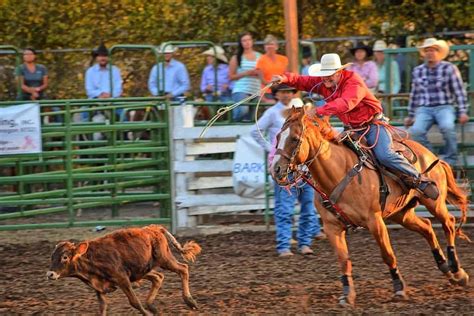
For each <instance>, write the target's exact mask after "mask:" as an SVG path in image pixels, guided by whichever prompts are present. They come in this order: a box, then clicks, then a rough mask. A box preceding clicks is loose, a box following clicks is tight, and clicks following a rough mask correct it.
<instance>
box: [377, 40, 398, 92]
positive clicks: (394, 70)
mask: <svg viewBox="0 0 474 316" xmlns="http://www.w3.org/2000/svg"><path fill="white" fill-rule="evenodd" d="M385 49H387V43H385V41H383V40H378V41H375V43H374V47H373V51H374V58H375V63H376V64H377V70H378V78H379V84H378V87H377V92H378V93H391V94H396V93H398V92H399V91H400V72H399V69H398V64H397V62H396V61H395V60H392V61H391V63H390V89H388V88H387V87H386V83H385V77H386V69H385V54H384V52H383V51H384V50H385Z"/></svg>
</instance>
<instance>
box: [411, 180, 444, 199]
mask: <svg viewBox="0 0 474 316" xmlns="http://www.w3.org/2000/svg"><path fill="white" fill-rule="evenodd" d="M416 189H417V190H418V191H419V192H421V193H422V194H423V195H424V196H426V197H427V198H429V199H432V200H436V199H438V197H439V190H438V187H437V186H436V184H435V183H434V182H433V181H430V180H425V179H420V183H419V184H418V187H417V188H416Z"/></svg>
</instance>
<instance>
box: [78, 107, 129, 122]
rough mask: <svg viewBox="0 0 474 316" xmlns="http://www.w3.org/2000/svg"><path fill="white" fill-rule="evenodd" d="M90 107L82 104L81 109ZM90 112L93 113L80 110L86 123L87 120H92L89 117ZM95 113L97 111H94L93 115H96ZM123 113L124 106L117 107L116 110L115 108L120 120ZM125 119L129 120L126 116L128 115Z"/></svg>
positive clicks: (82, 120) (81, 116)
mask: <svg viewBox="0 0 474 316" xmlns="http://www.w3.org/2000/svg"><path fill="white" fill-rule="evenodd" d="M88 108H89V106H87V105H85V106H81V109H83V110H86V109H88ZM90 113H91V112H90V111H84V112H80V118H81V122H84V123H85V122H89V121H90V119H89V117H90ZM95 113H96V112H95V111H94V112H93V115H92V116H94V114H95ZM122 113H123V108H120V109H116V110H115V114H116V115H117V116H118V119H119V120H120V118H121V117H122ZM124 121H127V118H126V117H125V118H124Z"/></svg>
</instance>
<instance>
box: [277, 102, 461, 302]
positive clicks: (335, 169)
mask: <svg viewBox="0 0 474 316" xmlns="http://www.w3.org/2000/svg"><path fill="white" fill-rule="evenodd" d="M406 142H407V144H409V146H410V147H411V148H412V150H413V151H414V152H415V153H416V155H417V156H418V161H417V162H416V163H415V167H416V168H417V169H418V170H420V171H424V170H426V169H427V168H428V167H429V166H430V165H431V164H432V163H433V162H434V161H435V160H436V159H437V157H436V156H435V155H434V154H433V153H431V152H430V151H429V150H428V149H426V148H425V147H423V146H422V145H420V144H418V143H416V142H414V141H410V140H406ZM358 161H359V159H358V157H357V155H356V154H355V153H354V152H353V151H352V150H350V149H349V148H348V147H347V146H345V145H342V144H338V143H337V141H336V132H335V131H334V130H333V128H332V127H331V125H330V123H329V121H328V118H314V119H310V118H309V117H308V116H306V115H305V109H304V108H294V107H293V108H292V109H289V110H288V113H287V119H286V122H285V124H284V125H283V127H282V129H281V131H280V133H279V135H278V136H277V151H276V155H275V157H274V160H273V163H272V167H271V171H272V176H273V177H274V179H275V180H276V181H277V183H279V184H280V185H287V184H288V174H289V173H292V172H295V170H297V169H298V166H299V165H302V164H306V165H307V167H308V169H309V171H310V173H311V176H312V178H313V180H312V181H314V182H313V185H314V183H316V186H317V188H318V190H321V191H322V192H323V193H324V194H327V195H328V196H329V195H330V194H331V192H332V191H333V190H334V188H335V187H336V185H337V184H338V183H339V182H341V180H342V179H343V178H344V177H345V176H346V174H347V173H348V172H349V170H351V169H352V168H353V167H354V166H355V165H356V164H357V163H358ZM427 176H428V177H429V178H430V179H432V180H433V181H434V182H436V184H437V186H438V188H439V193H440V194H439V197H438V198H437V199H436V200H430V199H428V198H426V197H424V196H423V195H422V194H420V193H418V192H417V191H416V190H411V191H409V192H408V193H404V191H402V188H401V187H400V185H399V184H398V183H397V182H395V181H394V180H392V179H391V178H388V177H387V184H388V186H389V192H390V194H389V196H388V197H387V201H386V207H385V209H382V207H381V205H380V203H379V184H380V180H379V177H378V174H377V171H374V170H372V169H369V168H362V170H361V171H360V179H359V180H361V181H359V180H357V177H356V179H352V180H351V182H350V183H349V184H348V185H347V187H346V188H345V190H344V191H343V192H342V194H341V195H340V197H339V199H338V201H337V202H336V203H337V206H338V207H339V209H340V210H342V211H343V213H345V214H343V215H345V216H346V218H347V219H349V220H350V221H351V222H352V223H353V224H355V225H357V226H360V227H364V228H367V229H368V230H369V231H370V233H371V234H372V235H373V237H374V239H375V240H376V241H377V243H378V245H379V247H380V251H381V254H382V258H383V261H384V262H385V264H386V265H387V266H388V267H389V269H390V274H391V277H392V282H393V288H394V298H395V299H403V298H405V297H406V286H405V283H404V281H403V278H402V276H401V273H400V271H399V270H398V268H397V260H396V257H395V254H394V252H393V249H392V246H391V244H390V239H389V234H388V231H387V227H386V226H385V223H384V219H387V218H389V219H390V220H392V221H394V222H396V223H398V224H400V225H402V226H403V227H405V228H407V229H409V230H412V231H415V232H418V233H419V234H421V235H422V236H423V237H424V238H425V239H426V241H427V242H428V243H429V245H430V248H431V251H432V253H433V256H434V258H435V262H436V264H437V266H438V268H439V269H440V270H441V271H442V272H443V274H444V275H445V276H446V277H447V278H448V279H449V281H450V282H451V283H453V284H458V285H462V286H466V285H467V283H468V282H469V275H468V274H467V273H466V272H465V271H464V269H462V268H461V264H460V262H459V259H458V257H457V254H456V250H455V236H456V233H458V235H461V236H465V235H463V233H462V232H461V230H460V228H458V229H457V230H456V227H455V221H456V220H455V218H454V216H453V215H451V214H450V213H449V212H448V209H447V206H446V201H448V202H449V203H451V204H453V205H456V206H457V207H458V208H459V209H460V210H461V214H462V216H461V223H463V222H465V221H466V217H467V208H468V199H467V196H466V195H465V193H464V192H463V191H462V190H461V189H459V188H458V187H457V185H456V182H455V179H454V177H453V173H452V170H451V168H450V167H449V165H448V164H447V163H445V162H444V161H440V162H439V163H437V164H435V165H434V167H433V168H432V169H431V170H430V171H429V172H428V173H427ZM418 202H419V203H421V204H423V205H425V206H426V209H427V210H428V211H429V212H430V213H431V214H432V215H433V216H434V217H435V218H436V219H437V220H439V221H440V222H441V225H442V227H443V229H444V233H445V236H446V239H447V245H448V246H447V253H448V260H446V258H445V256H444V254H443V252H442V250H441V249H440V245H439V243H438V240H437V237H436V235H435V233H434V231H433V228H432V226H431V222H430V220H428V219H426V218H421V217H418V216H417V215H416V214H415V211H414V208H415V206H416V205H417V204H418ZM315 204H316V207H317V209H318V210H319V214H320V216H321V218H322V221H323V225H324V231H325V233H326V234H327V236H328V239H329V242H330V243H331V245H332V247H333V248H334V250H335V252H336V254H337V259H338V261H339V264H340V269H341V272H342V277H341V281H342V283H343V295H342V296H341V297H340V298H339V303H340V304H341V305H354V303H355V296H356V294H355V289H354V283H353V280H352V264H351V261H350V256H349V251H348V247H347V243H346V226H345V225H343V224H342V222H341V220H339V219H338V218H337V217H336V214H334V213H332V212H330V210H328V209H326V208H323V207H322V204H321V203H320V201H318V199H316V200H315ZM466 238H467V237H466Z"/></svg>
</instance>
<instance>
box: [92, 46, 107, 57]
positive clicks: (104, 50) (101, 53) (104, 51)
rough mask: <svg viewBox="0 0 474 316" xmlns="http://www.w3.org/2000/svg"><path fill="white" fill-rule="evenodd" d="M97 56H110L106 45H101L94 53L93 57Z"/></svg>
mask: <svg viewBox="0 0 474 316" xmlns="http://www.w3.org/2000/svg"><path fill="white" fill-rule="evenodd" d="M97 56H109V50H108V49H107V47H105V45H104V43H100V45H99V47H97V48H96V49H94V50H93V51H92V57H97Z"/></svg>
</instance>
